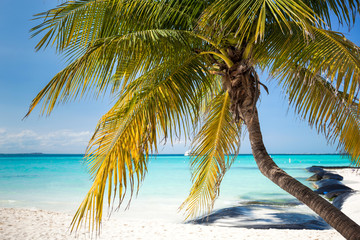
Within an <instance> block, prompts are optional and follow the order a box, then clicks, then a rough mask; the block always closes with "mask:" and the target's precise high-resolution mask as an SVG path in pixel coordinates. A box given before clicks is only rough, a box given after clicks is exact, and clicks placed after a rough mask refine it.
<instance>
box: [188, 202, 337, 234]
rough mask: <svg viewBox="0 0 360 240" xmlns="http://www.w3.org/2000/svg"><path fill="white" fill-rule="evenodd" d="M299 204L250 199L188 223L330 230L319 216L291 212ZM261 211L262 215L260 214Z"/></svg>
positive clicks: (253, 227) (254, 227) (256, 227)
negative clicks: (290, 209) (253, 200)
mask: <svg viewBox="0 0 360 240" xmlns="http://www.w3.org/2000/svg"><path fill="white" fill-rule="evenodd" d="M300 205H301V203H300V202H289V203H288V204H286V205H281V204H279V203H275V202H248V203H245V204H241V205H239V206H234V207H229V208H223V209H219V210H216V211H214V212H213V213H211V214H209V215H206V216H203V217H200V218H197V219H194V220H190V221H188V222H187V223H188V224H201V225H216V226H223V227H238V228H248V229H250V228H252V229H308V230H327V229H330V226H329V225H328V224H327V223H326V222H325V221H324V220H323V219H321V218H320V217H318V216H316V215H313V214H310V213H309V214H307V213H302V212H300V210H299V211H296V212H295V211H293V212H288V210H289V207H294V206H300ZM264 211H265V212H266V213H265V214H264ZM259 212H263V214H260V215H259ZM259 216H260V217H259Z"/></svg>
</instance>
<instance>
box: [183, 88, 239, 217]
mask: <svg viewBox="0 0 360 240" xmlns="http://www.w3.org/2000/svg"><path fill="white" fill-rule="evenodd" d="M229 108H230V97H229V94H228V92H220V93H219V94H218V96H217V97H216V98H214V100H213V101H212V102H211V104H209V109H208V114H207V116H206V118H205V120H204V123H203V126H202V128H201V129H200V131H199V132H198V133H197V135H196V137H195V139H194V142H193V144H194V147H193V150H192V154H193V156H192V159H191V166H192V168H193V176H192V181H193V186H192V188H191V190H190V194H189V196H188V197H187V199H186V200H185V201H184V203H183V204H182V205H181V207H180V208H181V209H185V210H186V212H187V217H190V216H195V215H199V214H200V213H203V212H205V213H209V212H210V211H211V209H212V208H213V205H214V201H215V199H216V197H217V195H218V191H219V185H220V183H221V180H222V178H223V176H224V174H225V172H226V171H227V170H228V169H229V168H230V165H231V163H232V161H233V158H232V157H231V156H230V154H237V148H238V147H239V145H240V132H241V131H240V126H238V125H236V124H235V123H234V122H233V121H232V117H231V113H230V111H229Z"/></svg>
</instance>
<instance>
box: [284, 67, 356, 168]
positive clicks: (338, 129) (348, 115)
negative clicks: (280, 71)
mask: <svg viewBox="0 0 360 240" xmlns="http://www.w3.org/2000/svg"><path fill="white" fill-rule="evenodd" d="M282 84H283V87H284V89H285V90H286V93H287V95H288V97H289V101H290V104H292V105H293V106H294V107H295V110H296V111H297V112H298V113H299V114H300V115H301V117H302V118H304V119H307V121H308V122H309V124H310V125H311V126H314V127H315V128H316V129H317V130H318V131H319V132H321V133H324V135H325V136H326V138H327V140H328V141H329V142H330V143H335V142H337V141H338V142H339V144H338V148H339V149H340V150H342V149H343V150H345V152H347V153H349V154H350V156H351V157H352V159H353V163H354V164H355V165H356V166H359V165H360V157H359V156H360V145H359V143H360V114H359V111H358V105H359V101H358V100H355V99H353V97H350V96H349V95H348V94H346V93H344V92H341V91H338V90H337V89H336V88H335V87H334V86H332V84H331V82H329V81H326V79H324V78H323V77H321V76H320V75H315V76H314V74H313V73H311V72H310V71H309V70H307V69H303V68H298V69H294V70H293V72H292V73H291V74H287V75H286V76H284V79H283V82H282ZM349 98H352V99H353V100H352V102H350V103H349V101H348V99H349Z"/></svg>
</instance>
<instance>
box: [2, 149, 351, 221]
mask: <svg viewBox="0 0 360 240" xmlns="http://www.w3.org/2000/svg"><path fill="white" fill-rule="evenodd" d="M272 158H273V159H274V160H275V162H276V163H277V164H278V165H279V166H280V167H281V168H283V169H284V170H285V171H287V172H288V173H289V174H290V175H292V176H293V177H295V178H297V179H298V180H300V181H302V182H303V183H305V184H306V185H309V183H308V182H306V181H305V179H306V178H307V177H309V176H310V175H311V173H309V172H307V171H306V170H305V168H306V167H310V166H312V165H322V166H349V165H350V161H349V159H348V158H346V157H344V156H341V155H272ZM189 159H190V157H188V156H182V155H158V156H152V157H151V158H150V161H149V166H148V173H147V175H146V177H145V181H144V182H143V184H142V186H141V188H140V192H139V195H138V196H137V197H136V198H134V199H133V200H132V203H131V206H130V210H128V211H125V212H123V211H122V210H120V213H119V215H121V216H124V217H127V218H137V217H146V218H148V217H149V216H151V217H152V218H158V219H168V220H170V219H171V220H173V221H181V220H183V219H184V216H183V212H178V207H179V206H180V205H181V203H182V201H183V200H184V199H185V198H186V196H187V194H188V192H189V190H190V187H191V181H190V177H191V171H190V165H189ZM90 186H91V179H90V175H89V174H88V173H87V168H86V165H84V164H83V156H82V155H48V154H39V155H37V154H9V155H6V154H2V155H0V207H6V208H30V209H43V210H50V211H65V212H70V213H74V212H75V211H76V209H77V207H78V206H79V204H80V203H81V201H82V199H83V197H84V196H85V194H86V192H87V190H88V189H89V187H90ZM254 201H255V202H263V203H264V202H265V203H266V202H276V203H278V204H280V205H281V204H282V203H283V205H287V204H289V203H292V202H295V201H296V200H295V199H294V198H293V197H292V196H290V195H289V194H287V193H286V192H284V191H283V190H281V189H280V188H278V187H277V186H276V185H274V184H273V183H272V182H271V181H269V180H268V179H266V178H265V177H263V176H262V175H261V173H260V172H259V170H258V169H257V166H256V164H255V162H254V160H253V157H252V155H240V156H238V157H237V158H236V160H235V162H234V164H233V165H232V168H231V169H230V170H229V171H228V172H227V174H226V175H225V177H224V180H223V182H222V184H221V188H220V197H219V198H218V199H217V202H216V204H215V209H224V208H228V207H233V206H238V205H239V204H240V205H241V204H246V203H249V202H254ZM125 205H126V204H125Z"/></svg>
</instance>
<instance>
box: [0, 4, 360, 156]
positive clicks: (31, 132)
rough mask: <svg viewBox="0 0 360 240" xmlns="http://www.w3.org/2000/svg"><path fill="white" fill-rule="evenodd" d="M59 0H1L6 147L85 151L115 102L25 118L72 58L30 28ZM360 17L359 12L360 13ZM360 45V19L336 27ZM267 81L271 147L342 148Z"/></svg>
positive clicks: (262, 110) (0, 76)
mask: <svg viewBox="0 0 360 240" xmlns="http://www.w3.org/2000/svg"><path fill="white" fill-rule="evenodd" d="M58 3H60V1H58V0H32V1H29V0H19V1H13V0H1V8H0V33H1V34H0V153H34V152H42V153H64V154H65V153H79V154H82V153H84V152H85V149H86V146H87V142H88V141H89V139H90V137H91V136H92V133H93V131H94V129H95V127H96V124H97V121H98V120H99V118H100V117H101V116H102V115H103V114H104V113H106V112H107V110H108V109H109V108H110V107H111V103H112V99H110V98H109V97H103V98H101V99H97V100H95V99H82V100H76V101H74V102H70V103H67V104H65V105H64V104H63V105H59V106H57V107H56V108H55V110H54V111H53V112H52V114H51V115H50V116H41V115H40V112H39V107H38V108H37V109H35V111H34V112H33V113H32V114H31V115H30V116H29V117H28V118H26V119H25V120H22V119H23V117H24V116H25V114H26V112H27V110H28V107H29V105H30V103H31V100H32V99H33V98H34V97H35V96H36V94H37V93H38V92H39V91H40V90H41V89H42V88H43V87H44V86H45V85H46V83H47V82H49V81H50V79H51V78H52V76H54V75H55V74H56V73H57V72H58V71H60V70H61V69H62V68H64V67H65V64H66V62H65V61H64V59H63V57H62V56H61V55H57V54H56V53H55V51H54V50H53V49H51V48H47V49H46V50H45V51H42V50H41V51H39V52H36V51H35V50H34V47H35V45H36V43H37V41H38V40H39V38H33V39H32V38H30V35H31V34H30V33H29V30H30V29H31V28H32V27H34V26H35V25H37V24H39V23H40V22H39V21H34V20H31V19H32V18H33V15H34V14H36V13H40V12H44V11H46V10H48V9H50V8H53V7H55V6H56V5H57V4H58ZM358 19H359V18H358ZM334 30H336V31H341V32H343V33H344V34H345V36H346V37H347V38H348V39H350V40H352V41H353V42H355V43H356V44H357V45H360V24H359V21H357V23H356V25H355V26H354V27H353V28H352V29H351V30H350V32H348V31H347V30H348V29H347V28H344V29H341V28H335V29H334ZM261 78H262V82H264V83H265V84H266V85H267V86H268V87H269V91H270V94H269V95H267V94H266V93H263V94H262V96H261V102H260V103H259V105H258V107H259V114H260V124H261V128H262V132H263V138H264V143H265V146H266V147H267V150H268V152H269V153H272V154H274V153H294V154H295V153H296V154H301V153H336V152H337V151H336V145H328V144H327V143H326V139H325V138H324V137H323V136H322V135H319V134H318V133H317V131H316V130H315V129H311V128H310V127H309V126H308V124H307V123H306V122H305V121H303V120H301V119H300V117H299V116H298V115H296V114H295V111H294V109H293V108H292V107H289V106H288V103H287V99H286V98H284V95H283V94H282V90H281V89H280V88H279V87H278V86H277V85H276V81H274V80H269V79H268V78H267V76H266V73H264V74H262V75H261ZM189 147H190V142H189V141H187V143H186V145H185V143H184V141H179V142H176V143H174V145H173V146H171V145H169V144H167V145H164V146H159V153H162V154H168V153H178V154H181V153H184V152H185V151H186V150H187V149H189ZM240 153H251V149H250V144H249V141H248V135H247V134H245V135H244V136H243V141H242V145H241V148H240Z"/></svg>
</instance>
